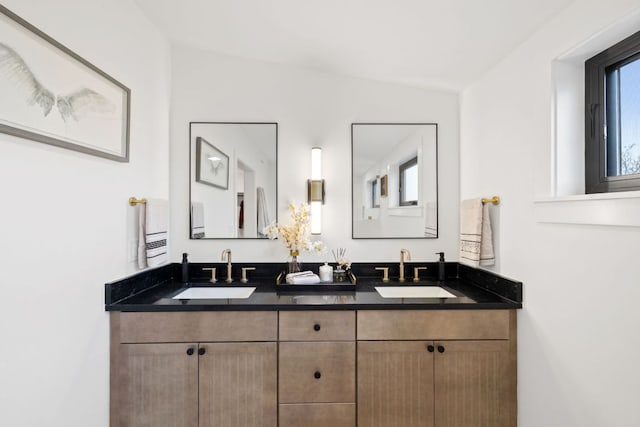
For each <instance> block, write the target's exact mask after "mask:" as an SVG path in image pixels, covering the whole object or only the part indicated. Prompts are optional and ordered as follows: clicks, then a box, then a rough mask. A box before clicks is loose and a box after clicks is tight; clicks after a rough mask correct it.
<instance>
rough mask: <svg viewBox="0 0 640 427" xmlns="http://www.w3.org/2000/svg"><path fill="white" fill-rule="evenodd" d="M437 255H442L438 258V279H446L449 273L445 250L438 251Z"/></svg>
mask: <svg viewBox="0 0 640 427" xmlns="http://www.w3.org/2000/svg"><path fill="white" fill-rule="evenodd" d="M436 255H440V259H439V260H438V280H445V279H446V278H447V274H446V271H445V263H444V252H436Z"/></svg>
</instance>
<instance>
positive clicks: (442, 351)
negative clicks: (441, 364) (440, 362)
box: [438, 345, 444, 353]
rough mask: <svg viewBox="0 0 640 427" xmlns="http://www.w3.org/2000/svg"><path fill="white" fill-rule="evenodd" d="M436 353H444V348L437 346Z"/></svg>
mask: <svg viewBox="0 0 640 427" xmlns="http://www.w3.org/2000/svg"><path fill="white" fill-rule="evenodd" d="M438 351H439V352H440V353H444V347H443V346H441V345H439V346H438Z"/></svg>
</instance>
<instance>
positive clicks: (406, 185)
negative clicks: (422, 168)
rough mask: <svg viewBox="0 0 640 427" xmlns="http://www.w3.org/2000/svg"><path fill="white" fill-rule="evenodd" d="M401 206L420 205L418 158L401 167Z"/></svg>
mask: <svg viewBox="0 0 640 427" xmlns="http://www.w3.org/2000/svg"><path fill="white" fill-rule="evenodd" d="M399 172H400V173H399V176H400V206H415V205H417V204H418V157H414V158H413V159H411V160H409V161H408V162H405V163H403V164H401V165H400V170H399Z"/></svg>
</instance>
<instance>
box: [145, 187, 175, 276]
mask: <svg viewBox="0 0 640 427" xmlns="http://www.w3.org/2000/svg"><path fill="white" fill-rule="evenodd" d="M142 206H144V205H142ZM141 210H142V209H141ZM144 210H145V213H146V214H145V220H144V221H140V224H141V227H144V245H145V258H146V264H147V265H148V266H149V267H155V266H158V265H161V264H164V263H166V262H168V261H169V251H168V247H169V202H168V201H166V200H155V199H151V200H147V206H146V209H144ZM141 240H142V239H141ZM139 259H140V256H138V265H139V266H140V260H139ZM141 268H143V267H141Z"/></svg>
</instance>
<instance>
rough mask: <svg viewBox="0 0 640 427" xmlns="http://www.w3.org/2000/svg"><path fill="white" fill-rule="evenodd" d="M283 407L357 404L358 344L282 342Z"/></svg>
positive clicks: (281, 397)
mask: <svg viewBox="0 0 640 427" xmlns="http://www.w3.org/2000/svg"><path fill="white" fill-rule="evenodd" d="M279 345H280V352H279V359H280V367H279V372H278V377H279V381H278V387H279V395H280V403H330V402H342V403H350V402H355V389H356V384H355V383H356V375H355V363H356V360H355V359H356V357H355V350H356V345H355V342H281V343H280V344H279Z"/></svg>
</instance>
